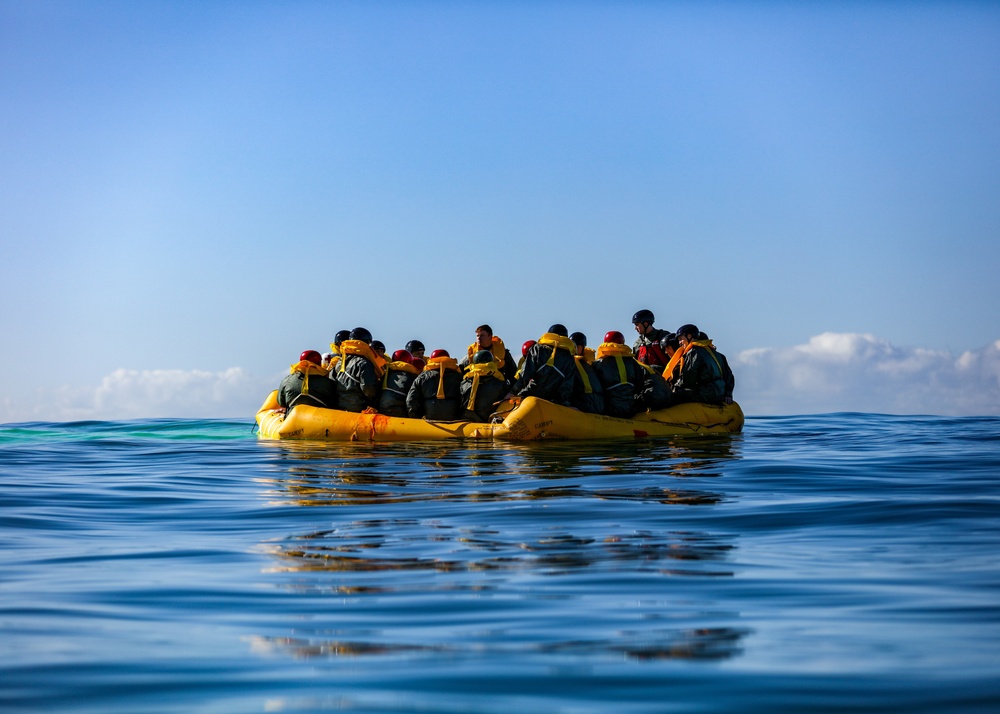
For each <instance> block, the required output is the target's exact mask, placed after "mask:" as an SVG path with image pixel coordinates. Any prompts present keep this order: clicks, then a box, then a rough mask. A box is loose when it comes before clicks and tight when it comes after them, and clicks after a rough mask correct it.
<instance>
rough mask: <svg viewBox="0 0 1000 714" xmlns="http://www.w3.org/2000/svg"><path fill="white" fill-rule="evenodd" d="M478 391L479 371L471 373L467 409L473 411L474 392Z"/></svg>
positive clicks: (474, 402)
mask: <svg viewBox="0 0 1000 714" xmlns="http://www.w3.org/2000/svg"><path fill="white" fill-rule="evenodd" d="M478 391H479V372H473V373H472V391H471V392H469V404H468V409H469V411H470V412H471V411H473V410H474V408H475V406H476V392H478Z"/></svg>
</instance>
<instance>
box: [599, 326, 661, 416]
mask: <svg viewBox="0 0 1000 714" xmlns="http://www.w3.org/2000/svg"><path fill="white" fill-rule="evenodd" d="M594 371H595V372H596V373H597V376H598V378H599V379H600V380H601V386H602V387H603V388H604V413H605V414H607V415H608V416H613V417H619V418H621V419H630V418H632V417H633V416H634V415H635V414H636V412H638V411H640V410H641V409H642V408H643V404H642V401H641V397H642V394H643V392H644V391H645V389H646V386H647V380H648V374H649V373H648V372H647V371H646V368H645V367H644V366H642V365H641V364H639V363H638V362H637V361H636V359H635V357H634V356H633V354H632V350H631V348H629V347H628V346H627V345H626V344H625V337H624V336H623V335H622V333H620V332H617V331H611V332H609V333H607V334H606V335H605V336H604V343H603V344H601V346H600V347H598V348H597V360H596V361H595V362H594Z"/></svg>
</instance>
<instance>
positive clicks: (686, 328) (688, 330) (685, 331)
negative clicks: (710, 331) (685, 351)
mask: <svg viewBox="0 0 1000 714" xmlns="http://www.w3.org/2000/svg"><path fill="white" fill-rule="evenodd" d="M699 334H701V330H699V329H698V328H697V327H695V326H694V325H692V324H690V323H688V324H687V325H681V326H680V327H678V328H677V336H678V337H680V336H681V335H694V336H695V339H697V338H698V335H699Z"/></svg>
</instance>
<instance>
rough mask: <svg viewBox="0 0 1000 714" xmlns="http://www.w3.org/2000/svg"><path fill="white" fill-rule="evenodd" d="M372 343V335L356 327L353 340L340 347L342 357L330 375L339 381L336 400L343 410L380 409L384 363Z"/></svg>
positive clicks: (344, 342) (345, 341)
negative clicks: (373, 348) (380, 390)
mask: <svg viewBox="0 0 1000 714" xmlns="http://www.w3.org/2000/svg"><path fill="white" fill-rule="evenodd" d="M370 342H371V333H370V332H368V330H366V329H365V328H363V327H357V328H355V329H353V330H351V338H350V339H348V340H344V341H343V342H342V343H341V344H340V352H341V355H342V357H341V358H340V361H339V364H338V366H337V367H336V369H335V370H334V371H333V372H331V373H330V376H331V377H332V378H333V379H335V380H336V381H337V398H338V400H339V403H340V408H341V409H343V410H344V411H348V412H362V411H364V410H365V409H367V408H369V407H371V408H378V405H379V398H378V396H379V388H380V386H381V384H380V382H381V378H382V370H383V363H382V361H381V360H380V359H379V357H378V355H376V354H375V352H374V351H373V350H372V348H371V346H370V344H369V343H370Z"/></svg>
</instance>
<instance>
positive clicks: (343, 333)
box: [333, 330, 351, 345]
mask: <svg viewBox="0 0 1000 714" xmlns="http://www.w3.org/2000/svg"><path fill="white" fill-rule="evenodd" d="M349 339H351V331H350V330H340V331H338V332H337V334H336V335H334V337H333V344H335V345H339V344H340V343H341V342H343V341H344V340H349Z"/></svg>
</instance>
